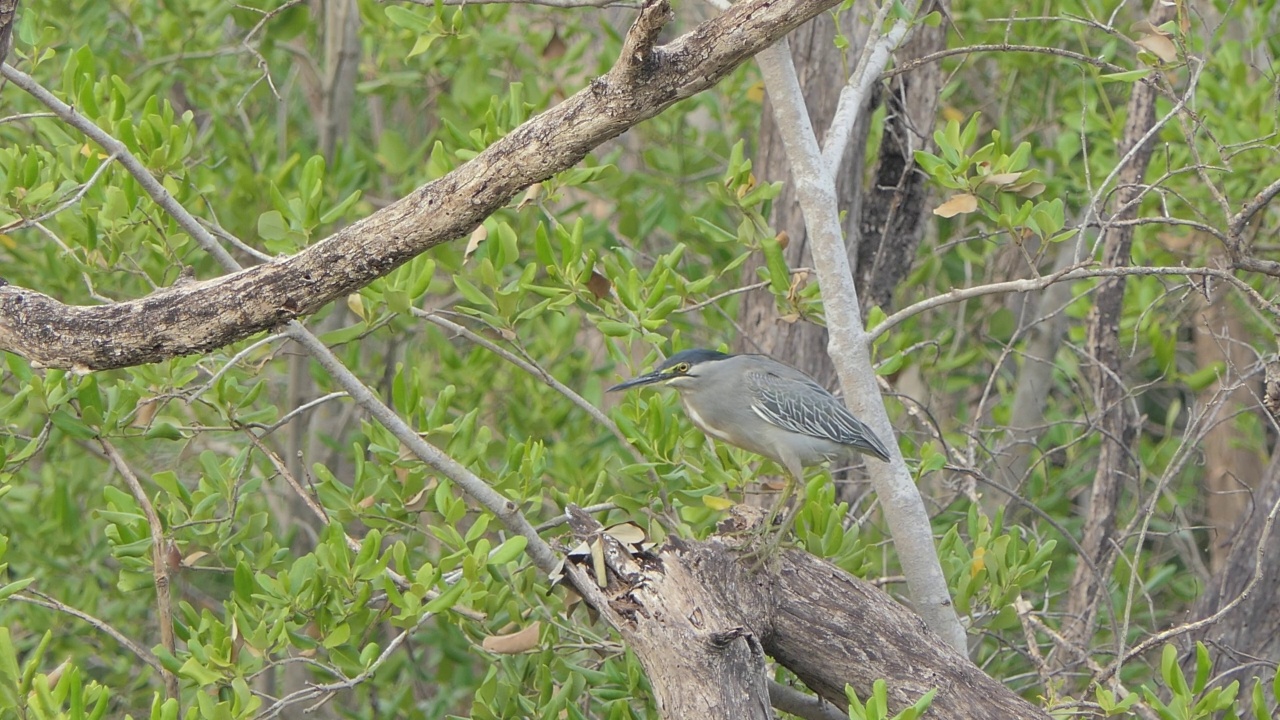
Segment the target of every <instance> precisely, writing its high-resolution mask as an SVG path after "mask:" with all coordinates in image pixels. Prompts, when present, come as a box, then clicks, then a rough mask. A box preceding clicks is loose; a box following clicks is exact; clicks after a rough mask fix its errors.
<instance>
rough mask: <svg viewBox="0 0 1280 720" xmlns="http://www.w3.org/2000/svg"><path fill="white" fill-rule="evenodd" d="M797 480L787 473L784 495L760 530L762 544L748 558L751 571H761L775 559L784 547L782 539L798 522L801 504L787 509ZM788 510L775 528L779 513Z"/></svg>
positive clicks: (771, 509) (771, 510)
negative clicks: (796, 521)
mask: <svg viewBox="0 0 1280 720" xmlns="http://www.w3.org/2000/svg"><path fill="white" fill-rule="evenodd" d="M796 482H797V478H796V476H794V475H792V474H791V473H787V479H786V482H785V483H784V484H783V486H782V493H781V494H780V495H779V496H778V499H777V500H776V501H775V502H774V503H773V507H772V508H770V509H769V514H768V516H767V517H766V518H765V521H764V525H763V526H762V527H761V529H760V534H761V536H762V538H761V539H762V540H763V542H762V544H761V545H759V546H757V547H756V548H755V549H754V550H752V551H751V553H750V554H749V555H748V556H747V557H748V559H750V560H751V561H752V564H751V569H752V570H759V569H760V568H761V567H762V566H763V565H764V564H765V563H766V562H768V561H769V560H770V559H771V558H773V557H774V556H775V555H776V554H777V552H778V548H779V547H780V546H781V545H782V539H783V538H784V537H786V535H787V533H788V532H789V531H790V530H791V526H792V524H793V523H794V522H795V520H796V515H799V514H800V503H799V502H796V503H794V504H793V505H792V507H790V508H787V503H788V501H790V500H791V496H792V494H793V493H794V492H795V487H796ZM784 509H786V513H785V514H784V515H783V516H782V522H781V524H779V525H778V527H776V528H775V527H774V526H773V523H774V521H775V520H776V519H777V517H778V513H779V512H782V511H783V510H784Z"/></svg>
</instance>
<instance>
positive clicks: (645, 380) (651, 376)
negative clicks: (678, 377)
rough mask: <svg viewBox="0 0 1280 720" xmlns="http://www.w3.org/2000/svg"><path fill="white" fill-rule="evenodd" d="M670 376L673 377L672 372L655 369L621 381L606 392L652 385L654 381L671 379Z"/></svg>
mask: <svg viewBox="0 0 1280 720" xmlns="http://www.w3.org/2000/svg"><path fill="white" fill-rule="evenodd" d="M670 378H671V374H670V373H666V372H660V371H657V370H655V371H653V372H651V373H648V374H646V375H639V376H636V377H633V378H631V379H630V380H626V381H624V382H620V383H618V384H617V385H614V386H613V387H611V388H609V389H608V390H605V392H615V391H617V390H629V389H631V388H633V387H640V386H641V385H652V384H653V383H656V382H662V381H663V380H669V379H670Z"/></svg>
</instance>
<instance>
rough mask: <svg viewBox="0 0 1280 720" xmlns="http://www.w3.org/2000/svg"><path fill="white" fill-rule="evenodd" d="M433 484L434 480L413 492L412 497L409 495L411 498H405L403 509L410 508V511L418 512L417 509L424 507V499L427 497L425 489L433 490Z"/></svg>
mask: <svg viewBox="0 0 1280 720" xmlns="http://www.w3.org/2000/svg"><path fill="white" fill-rule="evenodd" d="M435 485H436V484H435V482H431V483H428V485H427V487H424V488H422V489H421V490H419V491H418V492H416V493H414V494H413V497H411V498H409V499H408V500H406V501H405V503H404V508H405V510H410V511H412V512H418V511H419V510H421V509H422V508H423V507H425V506H426V504H427V503H426V502H425V499H426V497H427V491H429V490H434V489H435Z"/></svg>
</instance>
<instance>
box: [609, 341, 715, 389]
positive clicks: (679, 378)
mask: <svg viewBox="0 0 1280 720" xmlns="http://www.w3.org/2000/svg"><path fill="white" fill-rule="evenodd" d="M731 357H733V356H732V355H726V354H725V353H722V352H717V351H715V350H703V349H697V350H684V351H681V352H678V353H676V354H675V355H672V356H671V357H669V358H667V359H666V360H664V361H663V362H662V364H661V365H659V366H658V367H656V368H654V370H653V372H651V373H645V374H644V375H639V376H636V377H633V378H631V379H630V380H627V381H625V382H620V383H618V384H617V385H614V386H613V387H611V388H609V389H608V390H607V391H606V392H614V391H615V390H628V389H630V388H633V387H640V386H641V385H653V384H656V383H661V384H663V385H668V386H670V387H673V388H676V389H677V390H690V389H693V388H696V387H697V386H698V379H699V378H700V377H701V373H700V371H704V370H706V368H707V366H708V365H710V364H712V363H717V362H722V361H724V360H728V359H729V358H731Z"/></svg>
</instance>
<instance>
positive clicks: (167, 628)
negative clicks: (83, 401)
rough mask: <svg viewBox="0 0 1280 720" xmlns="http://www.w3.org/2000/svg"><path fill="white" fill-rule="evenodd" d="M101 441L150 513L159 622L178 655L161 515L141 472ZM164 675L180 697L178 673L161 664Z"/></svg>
mask: <svg viewBox="0 0 1280 720" xmlns="http://www.w3.org/2000/svg"><path fill="white" fill-rule="evenodd" d="M98 444H99V445H101V446H102V451H103V452H104V453H105V454H106V456H107V458H108V459H109V460H111V465H112V467H114V468H115V469H116V472H118V473H120V477H122V478H124V482H125V484H126V485H128V486H129V491H130V492H131V493H132V494H133V499H134V500H136V501H137V502H138V505H139V506H141V507H142V513H143V514H144V515H146V518H147V526H148V527H150V528H151V564H152V566H153V567H152V572H153V574H154V577H155V586H156V622H157V623H158V624H159V625H160V644H161V645H162V646H164V649H165V650H166V651H167V652H168V653H169V654H170V655H174V654H175V651H176V647H175V645H174V638H173V615H172V599H171V598H170V596H169V569H168V568H169V562H168V558H167V557H166V556H167V554H168V553H167V551H168V547H169V543H168V541H167V540H166V539H165V536H164V526H163V525H161V523H160V516H159V515H157V514H156V509H155V507H154V506H153V505H152V504H151V498H149V497H147V492H146V491H145V490H143V489H142V482H141V481H139V480H138V476H137V475H134V474H133V470H132V469H130V468H129V465H128V464H127V463H125V461H124V458H123V457H121V456H120V453H119V452H118V451H117V450H116V447H115V445H112V444H111V442H110V441H109V440H107V439H106V438H104V437H99V438H98ZM160 676H161V677H163V678H164V687H165V694H166V695H167V696H168V697H170V698H172V699H174V700H177V699H178V698H179V695H178V676H176V675H174V674H173V673H172V672H169V670H168V668H164V667H161V668H160Z"/></svg>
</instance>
